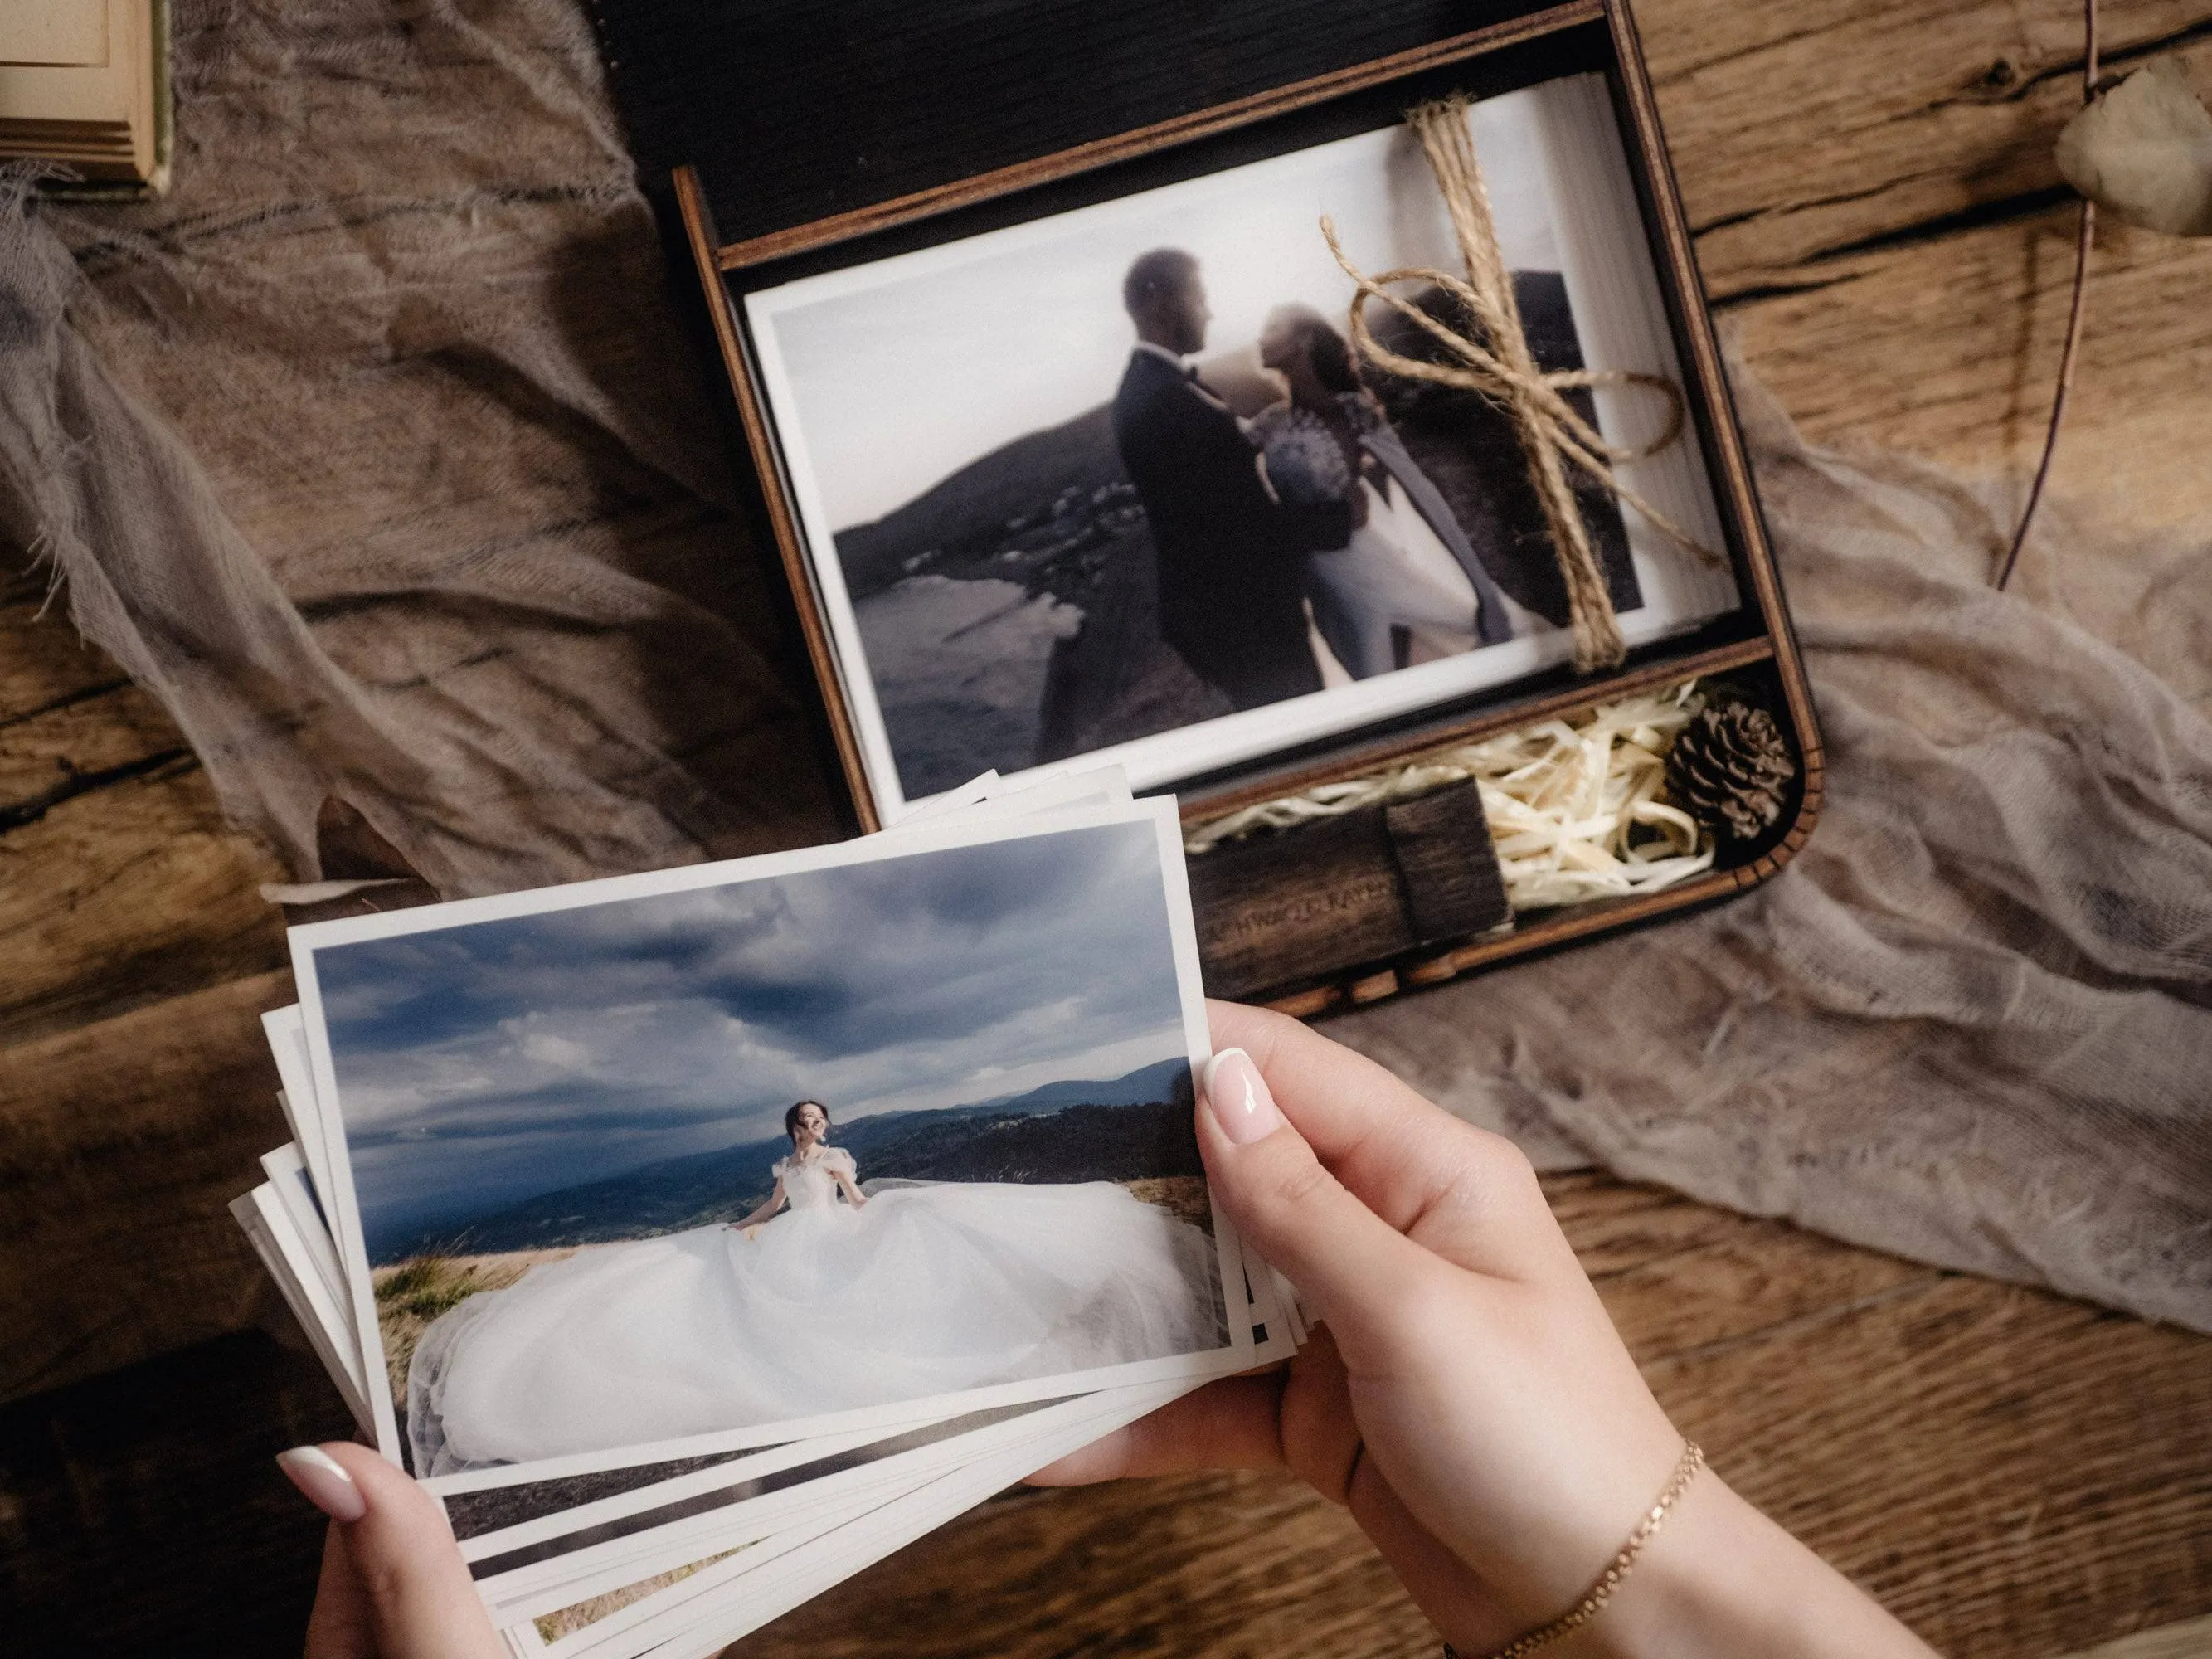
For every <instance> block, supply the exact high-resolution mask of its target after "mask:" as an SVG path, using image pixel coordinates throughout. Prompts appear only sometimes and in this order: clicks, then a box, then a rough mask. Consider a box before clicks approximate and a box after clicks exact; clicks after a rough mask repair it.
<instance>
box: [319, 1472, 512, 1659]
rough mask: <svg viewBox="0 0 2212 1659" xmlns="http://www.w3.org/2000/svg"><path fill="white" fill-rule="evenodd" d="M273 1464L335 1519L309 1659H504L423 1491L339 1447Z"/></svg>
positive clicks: (448, 1533) (442, 1519)
mask: <svg viewBox="0 0 2212 1659" xmlns="http://www.w3.org/2000/svg"><path fill="white" fill-rule="evenodd" d="M276 1462H277V1466H278V1467H279V1468H282V1469H283V1471H284V1473H285V1474H287V1475H289V1477H291V1480H292V1484H293V1485H294V1486H297V1487H298V1488H299V1489H300V1490H301V1492H304V1493H305V1494H306V1495H307V1501H308V1502H309V1503H311V1504H313V1505H314V1506H315V1507H316V1508H317V1509H319V1510H321V1511H322V1512H323V1513H324V1514H325V1515H327V1516H330V1517H331V1528H330V1532H329V1534H328V1535H327V1536H326V1537H325V1539H324V1541H323V1576H322V1579H321V1581H320V1582H319V1583H318V1584H317V1585H316V1586H315V1610H314V1612H313V1613H312V1614H310V1615H309V1616H308V1620H307V1652H306V1659H507V1646H506V1644H504V1643H503V1642H501V1640H500V1639H499V1637H498V1635H497V1634H496V1632H494V1631H493V1629H492V1627H491V1617H490V1615H489V1613H486V1612H485V1611H484V1606H483V1601H482V1600H481V1599H479V1598H478V1596H477V1591H476V1586H475V1585H474V1584H473V1583H471V1582H470V1579H469V1570H468V1568H467V1566H466V1565H464V1564H463V1562H462V1560H461V1553H460V1550H459V1547H457V1546H456V1545H455V1544H454V1542H453V1529H452V1528H450V1527H448V1526H447V1524H446V1515H445V1511H444V1510H441V1509H440V1508H439V1507H438V1505H437V1503H436V1501H435V1499H434V1498H431V1496H430V1494H429V1493H428V1492H424V1491H423V1490H422V1487H420V1486H416V1484H415V1483H414V1482H413V1481H412V1480H409V1479H408V1478H407V1476H406V1475H404V1474H401V1473H400V1472H399V1471H398V1469H396V1468H392V1465H391V1464H389V1463H387V1462H385V1461H384V1460H383V1459H382V1458H381V1457H379V1456H378V1455H376V1454H375V1453H374V1452H373V1451H370V1450H368V1449H367V1448H366V1447H362V1446H352V1445H348V1444H346V1443H343V1442H342V1441H340V1442H334V1443H331V1444H328V1445H322V1446H301V1447H298V1448H295V1449H293V1450H291V1451H288V1452H286V1453H285V1454H284V1455H283V1456H281V1457H279V1458H278V1459H277V1460H276Z"/></svg>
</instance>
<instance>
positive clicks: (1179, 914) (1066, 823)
mask: <svg viewBox="0 0 2212 1659" xmlns="http://www.w3.org/2000/svg"><path fill="white" fill-rule="evenodd" d="M1116 823H1148V824H1149V825H1151V826H1152V832H1153V836H1154V839H1155V842H1156V845H1157V847H1158V870H1159V873H1160V878H1161V882H1162V884H1163V887H1164V898H1165V900H1166V905H1167V915H1168V927H1169V939H1170V949H1171V951H1172V953H1173V958H1174V965H1175V971H1176V990H1177V994H1178V998H1179V1000H1180V1002H1181V1006H1182V1027H1183V1038H1184V1047H1185V1049H1186V1053H1187V1058H1188V1060H1189V1062H1190V1064H1191V1066H1192V1070H1193V1075H1194V1076H1196V1075H1197V1073H1198V1072H1199V1071H1200V1069H1201V1068H1202V1067H1203V1066H1204V1065H1205V1063H1206V1059H1207V1058H1208V1056H1209V1055H1210V1054H1211V1052H1212V1050H1211V1046H1210V1041H1209V1038H1208V1036H1207V1031H1206V1008H1205V998H1204V993H1203V991H1202V989H1201V981H1200V973H1199V962H1198V940H1197V934H1196V931H1195V929H1194V927H1193V924H1192V921H1191V914H1190V899H1189V891H1188V884H1187V881H1186V878H1185V875H1184V871H1183V863H1182V830H1181V826H1180V823H1179V821H1178V819H1177V817H1176V808H1175V803H1174V801H1173V800H1172V799H1148V800H1142V801H1134V802H1131V803H1129V804H1127V805H1108V806H1094V807H1091V808H1087V809H1084V810H1080V811H1067V812H1065V813H1060V812H1051V813H1045V814H1041V815H1037V816H1036V817H1024V818H1022V819H1018V820H1017V821H1014V822H1012V823H982V824H969V823H950V824H945V825H942V826H938V825H932V824H921V825H916V826H914V827H913V828H911V829H904V830H902V832H901V833H899V834H897V835H896V836H864V837H862V838H860V839H859V840H857V841H850V842H838V843H836V844H834V845H831V846H827V847H816V848H802V849H799V850H798V851H794V852H789V853H773V854H762V855H759V856H757V857H754V858H750V859H740V860H731V861H728V862H725V863H720V864H708V865H694V866H687V867H684V868H680V869H674V870H663V871H654V872H648V873H646V874H642V875H635V876H617V877H611V878H605V879H602V880H598V881H589V882H580V883H576V884H572V885H569V886H566V887H559V888H551V889H544V890H536V891H532V892H524V893H511V894H503V895H499V896H492V897H487V898H477V899H463V900H459V901H456V902H451V903H447V904H441V905H432V906H426V907H424V908H419V909H412V910H398V911H390V912H386V913H382V914H380V915H368V916H359V917H350V918H348V919H345V920H343V921H326V922H318V923H314V924H313V925H311V926H308V927H297V928H294V929H293V930H292V931H291V933H290V935H289V939H290V945H291V954H292V965H293V973H294V976H295V980H296V981H297V983H298V987H299V994H300V1008H301V1019H302V1023H303V1024H304V1027H305V1031H306V1036H307V1048H308V1057H309V1065H310V1068H311V1073H312V1077H313V1085H314V1096H313V1109H314V1110H315V1111H316V1112H317V1113H318V1115H319V1116H320V1117H321V1119H322V1127H323V1129H324V1133H325V1139H326V1140H327V1144H328V1145H329V1146H330V1147H331V1152H332V1156H331V1159H330V1164H331V1182H330V1189H329V1191H328V1192H327V1193H325V1207H326V1208H327V1209H328V1210H330V1211H331V1222H332V1225H333V1228H334V1231H335V1233H336V1237H337V1243H338V1248H339V1253H340V1255H341V1258H342V1259H343V1261H344V1264H345V1267H346V1273H347V1278H348V1279H349V1289H350V1291H351V1293H352V1298H353V1315H354V1320H355V1324H356V1329H357V1330H358V1331H359V1332H360V1337H361V1349H362V1362H363V1370H364V1371H365V1372H366V1373H367V1380H368V1382H369V1383H370V1385H371V1386H370V1393H371V1396H372V1398H371V1401H370V1403H371V1405H372V1406H373V1407H374V1413H375V1419H376V1447H377V1450H378V1451H379V1452H380V1454H381V1455H383V1456H385V1457H386V1459H388V1460H389V1461H390V1462H393V1463H395V1464H398V1465H399V1466H401V1467H403V1468H404V1466H405V1464H404V1457H403V1455H402V1452H401V1437H400V1434H399V1428H398V1414H397V1413H396V1411H395V1410H394V1407H393V1402H392V1394H391V1388H390V1383H389V1379H388V1377H387V1376H386V1364H385V1359H384V1350H383V1337H382V1332H381V1330H380V1327H379V1325H378V1322H377V1312H376V1305H375V1294H374V1286H373V1283H372V1278H371V1273H370V1268H369V1263H368V1248H367V1243H366V1240H365V1237H364V1232H363V1228H362V1216H361V1211H360V1206H359V1200H358V1198H357V1195H356V1191H355V1187H354V1181H353V1172H352V1169H351V1165H350V1162H349V1159H348V1158H345V1157H343V1156H340V1155H338V1149H339V1148H342V1147H343V1146H344V1144H345V1141H344V1133H345V1131H344V1121H343V1103H342V1099H341V1096H340V1093H339V1089H338V1085H337V1073H336V1070H335V1067H334V1065H333V1060H332V1055H331V1046H330V1040H329V1036H328V1033H327V1030H326V1027H325V1020H324V1014H323V1006H322V993H321V987H320V982H319V979H318V976H317V973H316V960H315V958H316V952H317V951H320V950H324V949H328V948H331V947H334V946H339V945H350V944H356V943H359V942H362V941H364V940H369V939H393V938H398V937H402V936H404V935H407V934H411V933H431V932H436V931H441V930H443V929H446V928H451V927H466V926H470V925H472V924H475V923H478V922H485V921H505V920H508V919H510V918H513V917H520V916H527V915H544V914H548V913H550V912H554V911H559V910H568V909H576V908H584V907H587V906H592V905H599V904H605V903H610V902H622V901H623V900H628V899H636V898H646V897H653V896H659V895H663V894H669V893H679V892H688V891H693V890H699V889H703V888H709V887H718V886H731V885H737V884H744V883H750V882H755V881H762V880H772V879H775V878H778V877H783V876H791V875H798V874H802V873H805V872H811V871H818V870H829V869H838V868H842V867H847V866H854V865H860V864H874V863H882V862H885V861H889V860H896V859H900V858H904V857H908V856H910V855H913V854H920V853H929V852H937V851H943V850H948V849H951V848H963V847H975V846H982V845H989V844H994V843H1000V842H1015V841H1022V840H1029V839H1034V838H1036V837H1040V836H1052V835H1056V834H1061V833H1065V832H1068V831H1074V830H1082V829H1093V828H1098V827H1103V826H1107V825H1111V824H1116ZM291 1105H292V1108H293V1109H294V1111H295V1113H298V1112H301V1111H303V1110H305V1109H307V1106H306V1103H302V1102H301V1101H300V1100H298V1099H296V1098H295V1099H293V1100H292V1101H291ZM1213 1224H1214V1243H1215V1247H1216V1248H1215V1257H1216V1273H1217V1274H1218V1285H1217V1288H1218V1293H1219V1296H1220V1298H1221V1303H1220V1307H1221V1310H1222V1313H1223V1317H1224V1318H1225V1321H1226V1323H1227V1326H1228V1329H1227V1333H1226V1335H1227V1340H1226V1341H1225V1343H1224V1344H1223V1345H1222V1346H1218V1347H1217V1348H1213V1349H1209V1350H1206V1351H1202V1352H1194V1353H1188V1354H1179V1355H1173V1356H1169V1357H1166V1358H1158V1359H1145V1360H1133V1361H1130V1362H1127V1363H1125V1364H1117V1365H1111V1366H1106V1367H1103V1368H1099V1369H1097V1370H1089V1371H1082V1372H1077V1373H1073V1374H1066V1375H1061V1376H1048V1377H1037V1378H1030V1379H1024V1380H1023V1381H1020V1382H1015V1383H999V1384H994V1385H992V1386H990V1387H987V1388H982V1389H968V1390H963V1391H961V1392H959V1393H957V1394H950V1395H938V1396H933V1397H931V1398H928V1399H923V1400H908V1401H898V1402H896V1403H892V1404H888V1405H884V1406H878V1407H864V1408H860V1409H857V1410H851V1411H844V1412H835V1413H823V1414H822V1415H819V1416H816V1417H810V1418H804V1419H793V1420H790V1421H785V1422H780V1423H772V1424H758V1425H752V1426H750V1427H748V1428H744V1429H733V1430H729V1431H721V1432H718V1433H714V1434H708V1435H698V1436H690V1437H684V1438H681V1439H677V1440H666V1441H659V1442H655V1443H647V1444H641V1445H629V1446H623V1447H619V1448H617V1449H610V1450H607V1451H602V1452H592V1453H585V1454H578V1455H571V1456H564V1457H560V1458H551V1459H543V1460H538V1461H534V1462H527V1463H516V1464H512V1465H508V1466H507V1467H505V1468H502V1469H500V1470H496V1471H490V1470H486V1471H476V1472H473V1477H472V1480H471V1484H472V1485H477V1486H483V1485H509V1484H520V1483H522V1482H526V1481H531V1480H551V1479H556V1478H559V1477H561V1476H562V1475H568V1474H587V1473H594V1472H597V1471H599V1470H602V1469H611V1468H626V1467H629V1466H632V1465H635V1464H638V1463H644V1462H661V1461H669V1460H674V1459H678V1458H682V1457H687V1456H697V1455H706V1454H710V1453H714V1452H720V1451H727V1450H739V1449H749V1448H752V1447H758V1446H765V1445H769V1444H773V1443H777V1442H779V1441H786V1440H792V1439H797V1438H805V1437H811V1436H815V1435H824V1434H837V1433H842V1432H845V1431H849V1430H854V1429H862V1428H867V1427H872V1426H876V1425H887V1424H897V1423H902V1422H904V1423H911V1422H912V1421H914V1420H915V1418H916V1417H917V1416H928V1415H932V1414H939V1413H941V1414H942V1415H944V1416H948V1417H950V1416H955V1415H958V1414H960V1413H963V1412H968V1411H975V1410H980V1409H981V1408H983V1407H989V1406H998V1405H1012V1404H1017V1403H1020V1402H1024V1401H1034V1400H1042V1399H1051V1398H1056V1397H1060V1396H1063V1395H1071V1394H1077V1393H1082V1392H1086V1391H1096V1390H1098V1389H1107V1388H1113V1387H1118V1386H1127V1385H1133V1384H1138V1383H1155V1382H1159V1383H1164V1382H1170V1381H1196V1380H1202V1379H1205V1378H1208V1377H1212V1376H1225V1375H1228V1374H1230V1373H1231V1372H1234V1371H1237V1370H1244V1369H1246V1368H1248V1367H1249V1366H1250V1365H1251V1364H1254V1363H1255V1361H1254V1358H1253V1354H1254V1344H1253V1334H1252V1328H1251V1325H1250V1322H1249V1321H1248V1320H1244V1319H1241V1318H1238V1317H1237V1316H1236V1314H1235V1310H1237V1304H1238V1303H1240V1302H1241V1301H1242V1298H1241V1297H1237V1295H1236V1294H1235V1291H1236V1288H1237V1287H1238V1286H1240V1285H1243V1282H1244V1281H1243V1251H1242V1249H1241V1247H1240V1245H1239V1243H1238V1241H1237V1235H1236V1231H1235V1229H1234V1228H1233V1226H1232V1225H1231V1223H1230V1221H1229V1218H1228V1217H1227V1216H1226V1215H1225V1213H1223V1212H1222V1211H1221V1210H1220V1208H1219V1206H1218V1205H1214V1206H1213Z"/></svg>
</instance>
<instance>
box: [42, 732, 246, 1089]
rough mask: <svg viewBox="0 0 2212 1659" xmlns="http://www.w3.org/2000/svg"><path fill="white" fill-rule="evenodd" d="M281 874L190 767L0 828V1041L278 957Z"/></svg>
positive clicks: (130, 781) (125, 783) (98, 1015)
mask: <svg viewBox="0 0 2212 1659" xmlns="http://www.w3.org/2000/svg"><path fill="white" fill-rule="evenodd" d="M101 701H102V702H106V699H102V700H101ZM283 879H284V876H283V871H282V869H281V868H280V867H279V866H277V865H276V861H275V860H273V859H270V857H269V856H268V855H267V854H264V853H263V852H262V851H261V850H260V849H259V848H257V847H256V846H254V845H253V843H252V842H248V841H246V840H245V839H244V838H243V837H241V836H237V835H234V834H233V833H232V832H231V831H230V830H228V829H226V828H225V827H224V825H223V822H222V812H221V811H220V809H219V808H218V807H217V806H216V802H215V798H214V792H213V790H212V789H210V787H209V785H208V781H207V779H206V777H205V776H204V775H203V774H201V773H200V772H198V771H197V769H190V768H188V767H176V768H167V769H161V770H157V771H155V772H152V773H149V774H147V775H143V776H137V777H131V778H125V779H123V780H119V781H117V782H115V783H113V784H112V785H110V786H109V787H106V788H102V789H99V790H95V791H93V792H90V793H85V794H81V795H77V796H76V797H74V798H73V799H68V800H65V801H63V802H61V803H59V804H58V805H55V806H54V807H53V808H52V809H51V810H50V811H47V812H46V813H45V814H44V815H43V816H42V817H39V818H38V819H36V820H35V821H33V822H32V823H26V824H21V825H19V826H18V827H17V828H15V829H13V830H12V831H9V833H7V834H5V835H0V1043H21V1042H27V1041H30V1040H32V1039H33V1038H36V1037H38V1036H43V1035H45V1034H46V1033H49V1032H53V1031H57V1030H66V1029H69V1028H70V1027H72V1026H75V1025H78V1024H83V1023H84V1022H86V1021H88V1020H98V1019H102V1018H107V1017H109V1016H111V1015H113V1014H117V1013H119V1012H123V1011H125V1010H126V1009H130V1008H134V1007H141V1006H145V1005H146V1004H148V1003H150V1002H155V1001H158V1000H160V999H161V998H164V997H172V996H177V995H180V994H185V993H189V992H192V991H196V990H197V989H199V988H200V987H204V986H208V985H210V984H216V983H220V982H221V981H225V980H229V979H235V978H239V977H240V976H242V975H253V974H264V973H267V972H268V971H270V969H275V968H277V967H279V966H281V965H282V964H283V962H284V960H285V956H284V938H283V914H282V913H281V912H280V911H279V910H278V909H277V908H276V906H274V905H272V904H269V903H266V902H264V901H263V899H262V897H261V896H260V891H259V889H260V884H262V883H263V882H264V881H282V880H283ZM16 1063H17V1062H16V1061H15V1059H14V1058H13V1056H12V1055H11V1056H10V1057H9V1059H8V1060H6V1061H5V1064H6V1065H7V1066H8V1067H9V1069H10V1070H11V1071H12V1070H14V1069H15V1066H16ZM59 1086H60V1085H59V1082H58V1080H56V1081H54V1082H52V1083H51V1084H50V1085H49V1088H50V1089H51V1088H58V1087H59Z"/></svg>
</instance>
